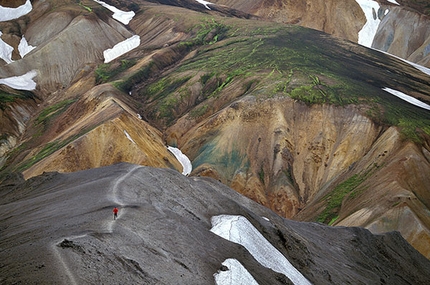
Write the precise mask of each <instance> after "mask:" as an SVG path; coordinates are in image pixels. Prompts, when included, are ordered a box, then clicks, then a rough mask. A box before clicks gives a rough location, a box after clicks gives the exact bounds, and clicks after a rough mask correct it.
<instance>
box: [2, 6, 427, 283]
mask: <svg viewBox="0 0 430 285" xmlns="http://www.w3.org/2000/svg"><path fill="white" fill-rule="evenodd" d="M21 2H22V3H19V4H24V3H25V2H26V1H21ZM104 2H106V3H109V4H110V5H113V6H115V7H117V8H118V9H121V10H123V11H134V12H135V15H134V17H133V19H132V20H131V21H130V23H129V24H127V25H125V24H123V23H121V22H118V21H117V20H115V19H113V18H112V12H111V11H109V10H108V9H106V8H105V7H103V6H101V5H100V4H98V3H96V2H94V1H90V0H85V1H74V0H73V1H72V0H70V1H55V0H45V1H32V2H31V3H32V10H31V12H29V13H28V14H26V15H24V16H22V17H20V18H18V19H14V20H10V21H6V22H0V30H1V31H2V33H3V35H2V37H1V38H2V40H3V41H4V42H6V43H8V44H9V45H10V46H12V47H13V48H14V51H13V53H12V60H13V62H11V63H7V62H5V61H4V62H2V64H1V66H0V78H10V77H13V76H20V75H22V74H25V73H26V72H29V71H32V70H35V71H36V72H37V75H36V76H35V77H34V81H35V82H36V83H37V86H36V88H35V89H34V90H17V89H13V88H11V87H8V86H6V85H0V90H1V93H0V104H1V105H0V118H1V119H0V131H1V136H0V139H1V140H0V166H1V181H3V183H2V184H3V188H2V193H3V194H5V193H7V195H8V197H9V200H4V202H3V199H2V202H1V203H2V205H4V206H7V207H8V208H10V209H11V210H10V211H11V212H10V214H9V216H11V217H13V216H15V215H16V213H15V212H14V211H15V210H12V208H14V207H19V208H21V207H23V206H21V205H20V204H19V203H20V199H21V198H23V199H25V195H27V194H25V193H27V192H29V193H31V195H35V196H34V197H37V195H38V189H39V188H38V187H30V186H28V185H27V186H26V184H25V183H24V182H22V183H17V182H11V180H10V179H12V178H11V177H14V176H16V175H18V176H19V175H22V176H23V178H24V179H27V181H33V180H32V179H36V180H37V179H38V178H36V177H37V176H39V175H42V174H43V173H44V172H64V173H65V172H75V171H80V170H86V169H87V170H88V171H90V170H89V169H93V168H98V167H101V166H109V165H113V164H116V163H119V162H128V163H132V164H137V165H144V166H152V167H157V168H170V169H175V170H177V171H179V172H180V171H181V169H182V166H181V164H180V163H179V162H178V161H177V160H176V158H175V157H174V156H173V155H172V154H171V153H170V152H169V151H168V150H167V148H166V145H173V146H177V147H178V148H179V149H181V150H182V152H183V153H185V154H186V155H187V156H188V157H189V158H190V160H191V162H192V164H193V171H192V173H191V174H190V176H191V177H198V176H200V177H203V176H208V177H211V178H214V179H216V180H218V181H219V182H221V183H222V184H225V185H227V186H229V187H231V188H233V189H234V190H236V191H237V192H239V193H241V194H243V195H245V196H247V197H249V198H251V199H253V200H254V201H256V202H258V203H259V204H261V205H264V206H265V207H267V208H270V209H272V210H273V211H274V212H276V213H277V214H278V215H280V216H282V217H285V218H289V219H293V220H297V221H303V222H304V221H306V222H322V223H326V224H330V225H335V226H352V227H362V228H367V229H369V230H370V231H371V232H372V233H374V234H382V233H386V232H391V231H398V232H400V234H401V235H402V236H403V238H405V239H406V240H407V241H408V242H409V243H410V244H411V245H412V246H413V247H414V248H415V249H416V250H418V251H419V252H420V253H422V254H423V255H424V256H425V257H427V258H428V257H430V232H429V228H430V217H429V215H428V212H429V207H430V188H429V187H430V175H429V174H430V137H429V135H430V130H429V126H430V111H429V110H427V109H425V108H422V107H419V106H416V105H413V104H411V103H409V102H406V101H405V100H402V99H400V98H398V97H396V96H394V95H393V94H391V93H389V92H387V91H385V90H386V89H385V88H389V89H390V90H396V91H398V92H402V93H404V94H407V95H409V96H412V97H413V98H415V99H418V100H420V101H421V102H423V103H424V104H425V103H427V104H429V103H430V85H429V82H430V76H429V75H428V74H426V73H424V72H422V71H420V70H418V69H417V68H415V67H414V66H412V65H411V64H409V63H407V62H405V61H403V60H402V59H400V58H403V59H407V60H409V61H411V62H415V63H419V64H421V65H423V66H427V67H428V66H429V65H428V59H429V55H428V54H429V52H428V50H429V48H428V38H429V35H428V34H427V33H428V31H430V29H428V27H429V24H428V16H426V14H428V12H426V10H425V9H426V8H425V7H426V6H425V5H426V4H425V3H423V4H422V5H421V6H420V2H419V1H414V3H415V4H414V5H415V6H414V5H410V6H409V7H408V6H405V5H408V3H406V1H404V3H402V2H400V1H398V2H400V4H401V5H395V4H393V3H387V2H384V3H381V7H382V8H381V9H383V10H381V11H385V10H384V9H385V6H382V5H388V6H389V9H390V12H389V13H387V14H384V13H382V14H381V13H378V11H375V13H376V15H378V17H381V24H380V26H379V28H378V32H377V33H376V35H375V39H374V42H373V43H372V46H373V47H374V49H369V48H367V47H364V46H361V45H358V44H357V43H356V42H357V34H358V31H360V29H361V28H362V27H363V25H364V23H365V21H366V19H365V17H364V14H363V13H362V11H361V9H360V6H359V5H358V4H357V3H356V2H355V1H342V4H339V3H337V2H339V1H320V2H321V3H319V2H318V1H314V2H312V3H313V4H312V5H311V4H310V3H311V2H309V3H308V4H309V5H306V7H305V6H303V7H304V8H300V7H301V6H300V5H298V4H295V2H293V1H283V2H282V1H234V3H232V2H229V1H225V2H221V1H218V2H212V3H213V4H209V6H208V7H205V6H204V5H202V4H200V3H198V2H195V1H151V2H146V1H137V0H133V1H120V0H117V1H104ZM297 2H300V1H297ZM14 3H17V2H14ZM302 3H305V2H304V1H302ZM306 3H307V2H306ZM318 3H319V4H318ZM0 4H1V5H2V6H7V5H9V4H10V5H9V7H14V6H18V4H17V5H12V4H11V3H9V2H7V1H6V2H1V3H0ZM317 4H318V5H317ZM288 7H295V10H294V9H289V8H288ZM323 7H324V9H323ZM330 7H337V8H338V9H332V8H330ZM208 8H210V9H208ZM287 8H288V9H287ZM270 11H272V12H276V13H278V14H276V13H272V14H271V13H270ZM294 11H295V12H294ZM321 11H324V13H322V12H321ZM335 12H336V13H337V14H336V15H334V14H333V13H335ZM294 13H295V14H294ZM406 14H407V15H408V16H404V15H406ZM271 15H278V16H276V17H275V16H271ZM281 15H283V16H282V17H281ZM396 15H398V16H396ZM401 15H403V16H401ZM342 17H343V18H342ZM299 18H300V20H297V19H299ZM341 18H342V19H345V20H342V21H345V23H348V24H333V23H336V21H340V19H341ZM282 19H284V20H282ZM321 23H322V24H321ZM337 23H340V22H337ZM309 27H311V28H313V29H310V28H309ZM330 27H332V28H330ZM407 27H414V28H416V30H408V29H407ZM418 27H420V28H418ZM410 29H412V28H410ZM318 30H319V31H318ZM328 33H330V34H332V35H330V34H328ZM134 35H138V36H139V37H140V44H139V46H138V47H136V48H134V49H132V50H130V51H128V52H127V53H125V54H124V55H122V56H120V57H118V58H117V59H115V60H113V61H111V62H108V63H104V51H106V50H107V49H110V48H112V47H113V46H114V45H116V44H118V43H119V42H121V41H124V40H126V39H129V38H131V37H132V36H134ZM23 36H25V39H26V40H27V41H28V43H29V45H31V46H33V47H35V49H33V50H32V51H31V52H29V53H28V54H26V55H25V56H23V57H21V56H20V54H19V53H18V52H17V50H18V45H19V43H20V41H21V39H22V38H23ZM377 49H379V50H382V51H384V52H389V53H392V54H394V55H396V56H397V57H393V56H391V55H389V54H387V53H382V52H380V51H378V50H377ZM398 57H400V58H398ZM384 89H385V90H384ZM154 171H161V170H154ZM77 173H78V174H76V175H78V176H76V177H75V178H74V179H76V180H77V181H78V180H79V178H78V177H79V173H81V174H82V175H84V176H85V175H91V174H84V173H86V172H77ZM89 173H91V172H89ZM163 173H164V172H162V171H161V172H160V174H159V175H160V176H161V177H162V175H164V174H163ZM73 175H75V174H73ZM112 175H113V176H112V177H111V178H109V176H108V177H107V178H106V179H114V177H115V175H114V174H112ZM49 177H50V179H52V180H54V183H55V180H56V179H59V180H61V179H64V178H60V177H64V176H61V175H59V174H58V175H51V176H49ZM73 177H74V176H73ZM28 179H29V180H28ZM184 179H185V178H184ZM42 180H43V179H42ZM37 181H38V180H37ZM27 183H30V184H31V183H32V182H27ZM58 183H60V182H58ZM67 183H70V182H67ZM92 183H94V184H97V183H98V182H97V179H95V180H94V182H92ZM100 183H101V182H100ZM11 185H16V186H14V187H11ZM41 187H42V188H43V187H45V186H41ZM46 187H47V186H46ZM160 187H161V185H160ZM90 188H91V187H90ZM4 189H12V190H4ZM44 189H46V191H47V192H46V193H47V194H48V195H50V194H49V193H48V192H49V189H50V188H49V187H48V188H44ZM61 189H63V188H61ZM67 189H68V188H67V187H65V188H64V191H66V192H69V191H72V192H73V189H72V188H70V189H69V190H67ZM4 191H6V192H4ZM165 191H170V190H169V189H165ZM33 192H34V193H33ZM14 193H16V195H15V194H14ZM68 195H69V194H68ZM70 195H72V194H70ZM95 195H98V194H95ZM100 195H102V194H100ZM11 197H15V198H13V202H12V200H10V199H12V198H11ZM32 197H33V196H32ZM66 197H70V196H66ZM235 197H236V196H235ZM38 199H42V200H44V198H43V197H42V196H41V197H40V198H38ZM74 199H78V200H77V203H80V202H79V201H83V200H79V195H77V196H76V197H74ZM82 199H84V198H82ZM45 200H46V203H49V199H45ZM64 200H67V199H66V198H65V199H64ZM14 203H15V204H14ZM25 203H26V202H24V203H23V204H22V205H25ZM41 203H42V204H41V207H42V208H43V207H44V206H47V205H45V204H43V202H41ZM58 203H59V202H58ZM65 203H66V202H65ZM67 203H68V202H67ZM86 203H87V202H86V201H85V204H86ZM88 203H89V202H88ZM205 203H208V204H210V203H211V202H210V201H206V202H205ZM89 204H91V203H89ZM111 204H112V203H111ZM111 204H109V206H111ZM56 205H57V204H56ZM58 205H59V204H58ZM112 205H113V204H112ZM55 207H60V206H55ZM103 207H104V206H103ZM106 207H107V206H106ZM166 207H168V206H166ZM143 208H144V207H143ZM83 211H86V210H85V209H83ZM172 211H173V212H174V210H172ZM226 211H227V210H226ZM30 213H31V211H30ZM48 213H49V212H46V213H45V214H46V215H47V214H48ZM45 214H43V216H40V219H41V221H40V223H42V224H44V223H45V220H44V218H45ZM202 214H203V213H202ZM59 215H63V214H61V213H59ZM30 216H31V215H30ZM26 217H27V216H26ZM36 217H37V216H36ZM35 219H36V218H35ZM91 219H93V218H91ZM207 219H208V218H207ZM22 221H25V219H23V220H22ZM31 221H33V220H31ZM283 221H284V222H285V221H286V220H283ZM81 222H82V223H85V219H79V221H78V220H76V221H75V222H73V223H76V225H79V226H77V230H76V231H78V232H81V230H80V229H79V228H80V227H81V226H80V223H81ZM284 222H283V223H284ZM14 223H15V222H14V220H13V219H12V218H11V219H9V220H5V221H2V231H3V229H5V230H6V231H7V228H11V229H13V227H14V226H13V225H14ZM20 223H21V222H18V224H20ZM25 223H26V222H25ZM88 223H90V222H89V221H88ZM205 223H206V224H207V223H208V220H206V222H205ZM286 223H288V222H286ZM292 223H294V224H295V222H292ZM66 224H67V223H66ZM298 224H299V225H302V227H305V228H307V227H309V231H311V230H310V229H311V228H315V230H316V228H318V229H321V231H327V232H329V231H330V230H333V234H332V233H330V234H327V239H331V237H332V236H331V235H336V231H337V230H340V229H344V228H336V227H335V228H330V227H323V226H320V225H318V226H317V225H316V224H309V225H308V224H301V223H298ZM27 226H28V225H27ZM206 226H207V225H206ZM58 227H61V225H60V224H58ZM126 227H128V226H126ZM65 228H66V227H65ZM51 230H52V229H51ZM91 230H93V229H91ZM296 230H297V231H298V229H294V231H296ZM130 231H132V229H130ZM345 231H346V232H348V231H353V230H348V229H345ZM364 233H365V235H366V238H369V239H373V238H376V239H378V238H379V236H376V237H375V236H373V235H371V234H370V233H368V232H366V231H363V234H364ZM79 234H80V233H76V234H75V233H74V232H73V231H71V232H69V231H68V230H66V229H65V231H64V235H66V236H74V235H79ZM41 235H42V236H43V237H42V238H41V239H42V240H43V241H41V244H44V241H46V240H45V238H46V237H47V236H48V235H49V234H48V233H43V231H42V233H41ZM390 235H391V234H389V235H388V236H390ZM268 236H270V234H269V235H268ZM393 236H394V235H393ZM29 238H30V236H27V237H23V239H29ZM58 238H60V237H58ZM324 238H325V237H324ZM340 239H342V237H340ZM395 239H396V240H397V239H398V236H396V237H395ZM382 240H383V241H380V240H379V243H384V240H385V239H384V238H382ZM8 241H9V242H10V241H11V239H7V240H2V248H9V251H8V252H11V251H12V248H13V246H14V245H8V244H9V243H8ZM328 242H329V241H327V243H328ZM398 242H399V243H400V241H398ZM17 243H21V242H18V241H17ZM324 246H326V244H324V245H323V246H321V247H324ZM402 246H403V245H402ZM394 247H395V246H394ZM342 248H344V247H343V245H342ZM345 248H348V247H345ZM353 248H354V247H349V248H348V250H351V252H353V251H354V249H353ZM369 248H370V250H371V251H372V250H375V247H373V248H372V246H371V245H369ZM399 250H400V249H399ZM86 252H87V251H86ZM412 252H413V250H412V251H410V249H405V252H404V253H405V254H407V255H409V254H411V255H414V256H415V253H412ZM349 254H352V253H350V252H348V254H347V255H349ZM369 254H370V253H369ZM321 256H325V254H321V255H320V257H321ZM402 256H403V255H402ZM348 258H349V257H348ZM351 258H352V257H351ZM390 258H391V257H390ZM402 258H403V257H402ZM414 258H415V257H414ZM133 260H135V259H133ZM13 262H16V259H12V261H11V263H13ZM30 262H31V261H29V264H30ZM137 262H138V263H139V264H140V263H141V262H142V261H140V260H139V261H137ZM181 262H183V261H181ZM221 262H222V261H221ZM360 262H362V261H360ZM367 262H369V261H367ZM381 262H382V261H381ZM410 262H411V264H415V263H414V262H415V261H413V262H412V261H410ZM33 264H34V263H33ZM184 264H186V263H184ZM129 265H132V266H134V265H135V262H131V263H130V264H129ZM8 266H9V265H8ZM187 266H188V265H187ZM214 266H215V265H214ZM216 266H220V265H219V264H218V263H217V265H216ZM318 266H319V265H318ZM318 266H317V267H318ZM366 266H368V268H372V267H373V266H374V265H366ZM375 266H376V265H375ZM378 266H379V265H378ZM423 266H424V265H423ZM142 268H143V267H142ZM376 268H379V267H376ZM390 268H393V267H390ZM411 268H412V266H411ZM17 270H18V269H17ZM77 270H78V269H77ZM79 270H80V269H79ZM106 270H107V269H106ZM324 270H325V269H324ZM324 270H323V271H324ZM327 270H328V269H327ZM387 270H388V269H387ZM390 270H392V269H390ZM394 270H397V269H394ZM416 270H418V271H420V272H421V273H422V272H426V271H425V270H424V269H416ZM384 271H385V269H384V270H382V269H381V272H384ZM76 272H79V271H76ZM328 272H329V273H330V275H332V274H333V273H332V269H330V270H328ZM341 272H342V271H341ZM213 273H214V272H212V273H211V274H213ZM320 273H321V272H320ZM421 273H420V274H421ZM256 274H257V275H258V273H256ZM304 274H305V273H304ZM312 274H316V273H312ZM321 274H322V273H321ZM355 274H356V273H355ZM381 274H382V273H381ZM417 274H418V273H417ZM144 275H145V274H144ZM305 275H306V277H308V278H309V280H311V281H314V282H315V283H318V282H316V281H315V280H316V279H312V278H311V277H309V276H310V275H309V274H308V275H307V274H305ZM11 276H12V275H11ZM377 276H378V278H380V277H381V276H380V275H378V274H377ZM11 278H12V277H11ZM273 278H275V277H273ZM351 278H353V277H351ZM8 280H11V279H8ZM91 280H92V279H91ZM349 280H353V279H349ZM372 280H373V279H372ZM375 280H376V279H375ZM384 280H385V279H384ZM130 282H131V281H130ZM210 282H212V280H211V281H210ZM381 282H382V281H381ZM167 283H169V282H167ZM269 283H270V282H269ZM342 283H344V282H340V283H339V284H342ZM363 283H367V282H365V281H363ZM388 283H389V282H388ZM400 283H401V282H400ZM272 284H273V283H272ZM367 284H368V283H367ZM392 284H394V283H392Z"/></svg>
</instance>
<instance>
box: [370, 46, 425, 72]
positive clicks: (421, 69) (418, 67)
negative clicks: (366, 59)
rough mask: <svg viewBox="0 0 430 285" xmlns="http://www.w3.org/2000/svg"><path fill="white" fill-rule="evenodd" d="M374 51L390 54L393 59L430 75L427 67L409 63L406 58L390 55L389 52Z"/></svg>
mask: <svg viewBox="0 0 430 285" xmlns="http://www.w3.org/2000/svg"><path fill="white" fill-rule="evenodd" d="M374 50H377V51H379V52H382V53H385V54H388V55H390V56H392V57H395V58H397V59H400V60H402V61H404V62H406V63H408V64H410V65H412V66H413V67H415V68H416V69H418V70H419V71H421V72H423V73H425V74H427V75H430V68H428V67H425V66H422V65H419V64H417V63H415V62H411V61H409V60H406V59H404V58H401V57H398V56H396V55H394V54H391V53H388V52H386V51H383V50H378V49H374Z"/></svg>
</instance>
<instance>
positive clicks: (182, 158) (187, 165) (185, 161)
mask: <svg viewBox="0 0 430 285" xmlns="http://www.w3.org/2000/svg"><path fill="white" fill-rule="evenodd" d="M167 149H168V150H169V151H170V152H171V153H173V155H174V156H175V157H176V159H177V160H178V161H179V162H180V163H181V164H182V174H183V175H188V174H190V173H191V170H193V166H192V164H191V161H190V159H189V158H188V157H187V156H186V155H185V154H183V153H182V151H181V150H180V149H178V148H176V147H173V146H168V147H167Z"/></svg>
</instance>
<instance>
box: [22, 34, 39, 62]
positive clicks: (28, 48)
mask: <svg viewBox="0 0 430 285" xmlns="http://www.w3.org/2000/svg"><path fill="white" fill-rule="evenodd" d="M35 48H36V47H34V46H31V45H29V44H28V42H27V40H26V39H25V37H24V36H22V39H21V41H20V42H19V45H18V51H19V55H20V56H21V58H23V57H24V56H25V55H26V54H27V53H29V52H30V51H32V50H34V49H35Z"/></svg>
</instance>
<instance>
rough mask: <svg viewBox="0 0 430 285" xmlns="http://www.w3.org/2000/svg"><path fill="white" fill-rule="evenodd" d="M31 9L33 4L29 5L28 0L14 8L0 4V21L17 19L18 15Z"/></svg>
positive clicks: (24, 13) (22, 14)
mask: <svg viewBox="0 0 430 285" xmlns="http://www.w3.org/2000/svg"><path fill="white" fill-rule="evenodd" d="M32 9H33V6H32V5H31V2H30V0H27V1H26V2H25V4H23V5H21V6H19V7H16V8H10V7H3V6H0V22H4V21H10V20H13V19H18V18H19V17H21V16H24V15H26V14H28V13H29V12H30V11H31V10H32Z"/></svg>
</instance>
